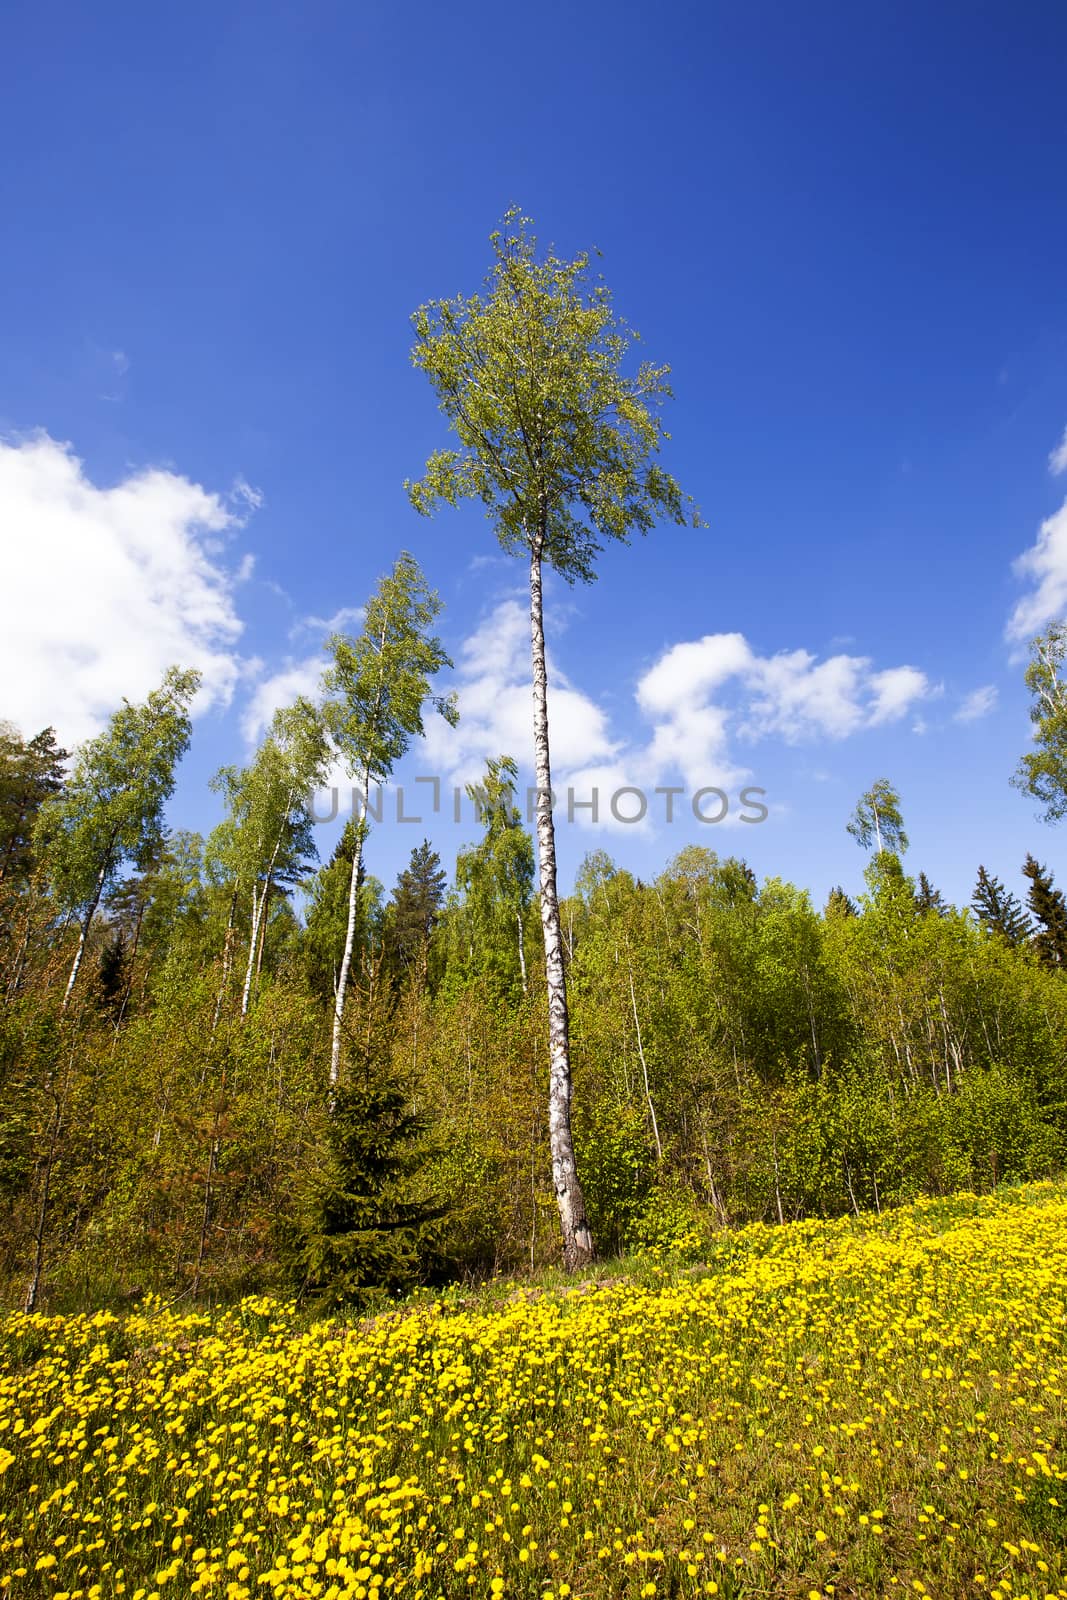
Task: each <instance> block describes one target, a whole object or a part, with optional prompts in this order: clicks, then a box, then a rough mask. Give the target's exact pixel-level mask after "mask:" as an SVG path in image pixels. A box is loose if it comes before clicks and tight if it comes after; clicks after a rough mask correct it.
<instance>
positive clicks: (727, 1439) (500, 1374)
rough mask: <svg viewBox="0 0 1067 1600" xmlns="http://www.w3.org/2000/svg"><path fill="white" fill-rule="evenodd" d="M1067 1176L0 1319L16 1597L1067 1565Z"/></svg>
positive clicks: (796, 1579)
mask: <svg viewBox="0 0 1067 1600" xmlns="http://www.w3.org/2000/svg"><path fill="white" fill-rule="evenodd" d="M1065 1298H1067V1188H1065V1187H1064V1186H1062V1185H1061V1186H1057V1185H1052V1184H1038V1185H1031V1186H1029V1187H1027V1188H1021V1189H1015V1190H1010V1191H1003V1192H1001V1193H1000V1194H998V1195H996V1196H994V1197H993V1198H990V1199H976V1198H974V1197H973V1196H963V1197H959V1198H957V1199H955V1200H953V1201H949V1202H944V1201H941V1202H924V1203H921V1204H918V1205H916V1206H913V1207H909V1208H907V1209H903V1210H900V1211H896V1212H893V1213H887V1214H885V1215H884V1216H881V1217H865V1218H862V1219H858V1220H854V1219H848V1220H844V1221H837V1222H831V1223H821V1222H806V1223H799V1224H795V1225H791V1226H787V1227H784V1228H773V1229H772V1228H766V1227H762V1226H759V1227H753V1228H748V1229H745V1230H743V1231H741V1232H739V1233H736V1234H729V1235H721V1236H720V1242H719V1243H718V1245H717V1246H716V1248H715V1250H714V1251H713V1258H712V1260H711V1261H710V1262H708V1264H707V1265H706V1267H701V1268H698V1269H689V1268H684V1267H681V1266H677V1265H674V1266H672V1265H671V1264H669V1263H663V1264H659V1265H656V1264H653V1265H648V1266H646V1267H645V1268H644V1269H643V1270H641V1271H640V1272H639V1273H638V1275H637V1276H636V1277H632V1278H629V1279H619V1280H616V1281H607V1282H592V1283H587V1284H582V1285H578V1286H575V1287H573V1288H571V1289H569V1290H568V1291H565V1292H564V1291H560V1292H554V1291H553V1292H543V1291H540V1290H534V1289H530V1288H526V1289H523V1288H521V1287H518V1286H514V1285H511V1286H508V1285H505V1286H500V1285H497V1286H495V1288H494V1289H493V1291H491V1292H490V1291H487V1292H485V1293H483V1294H481V1295H477V1296H474V1295H472V1296H471V1297H469V1298H468V1299H467V1300H466V1301H464V1300H462V1299H459V1298H457V1297H456V1296H451V1297H449V1296H444V1297H440V1298H437V1299H430V1298H425V1299H418V1300H415V1301H414V1302H412V1303H411V1304H410V1305H406V1306H403V1307H399V1308H398V1309H397V1310H395V1311H391V1312H389V1313H388V1314H386V1315H384V1316H381V1317H379V1318H377V1319H375V1320H372V1321H369V1322H365V1323H362V1324H346V1323H343V1322H333V1323H328V1322H319V1323H313V1324H311V1325H310V1326H308V1325H307V1323H306V1320H301V1319H300V1318H299V1317H298V1316H297V1314H296V1312H295V1311H294V1309H293V1308H292V1307H287V1306H282V1305H278V1304H276V1303H273V1302H270V1301H266V1300H261V1299H257V1300H246V1301H244V1302H243V1303H242V1304H241V1305H240V1306H239V1307H236V1308H234V1309H231V1310H229V1311H226V1312H223V1313H216V1314H206V1313H198V1312H191V1313H190V1312H184V1313H183V1311H182V1310H181V1308H174V1309H170V1310H168V1309H166V1308H165V1307H163V1306H162V1305H160V1304H159V1303H158V1302H153V1303H149V1304H148V1305H146V1306H145V1307H143V1308H142V1309H140V1310H138V1311H137V1312H135V1313H133V1314H130V1315H128V1316H125V1317H118V1316H115V1315H112V1314H110V1313H106V1314H105V1313H100V1314H97V1315H92V1316H80V1317H52V1316H47V1315H40V1314H38V1315H33V1316H26V1315H23V1314H10V1315H8V1316H6V1317H5V1318H4V1319H3V1322H2V1324H0V1587H2V1588H3V1590H4V1591H5V1592H6V1593H7V1594H8V1595H11V1596H19V1595H42V1596H50V1597H53V1600H59V1597H67V1600H97V1597H104V1600H110V1597H111V1596H118V1595H125V1596H128V1597H130V1600H155V1597H157V1596H158V1597H159V1600H170V1597H171V1596H174V1597H175V1600H177V1597H183V1596H188V1595H196V1594H210V1595H220V1596H225V1597H226V1600H250V1597H253V1596H264V1597H265V1600H270V1597H271V1596H280V1597H290V1596H291V1597H295V1596H298V1595H299V1596H304V1595H312V1596H322V1597H326V1600H330V1597H340V1596H354V1597H357V1600H369V1597H373V1596H385V1595H405V1596H410V1597H412V1600H417V1597H423V1600H435V1597H437V1596H444V1597H452V1596H457V1595H476V1596H493V1595H501V1596H522V1597H542V1600H548V1597H550V1596H551V1597H552V1600H564V1597H572V1600H578V1597H581V1596H593V1595H606V1596H651V1595H673V1596H690V1595H692V1596H696V1595H720V1596H723V1597H734V1596H742V1595H753V1596H755V1595H760V1596H782V1597H788V1596H802V1597H813V1596H819V1597H823V1596H830V1595H833V1596H863V1597H874V1596H883V1595H903V1594H910V1595H916V1594H918V1595H923V1594H926V1595H930V1596H933V1597H937V1600H945V1597H949V1596H974V1595H990V1596H993V1597H995V1600H1008V1597H1014V1600H1021V1597H1023V1596H1031V1597H1035V1596H1036V1597H1041V1600H1043V1597H1045V1596H1048V1595H1055V1596H1057V1597H1059V1596H1067V1550H1065V1546H1067V1462H1065V1460H1064V1451H1065V1445H1067V1431H1065V1418H1067V1410H1065V1400H1064V1337H1065V1316H1064V1311H1065Z"/></svg>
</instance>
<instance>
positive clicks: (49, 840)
mask: <svg viewBox="0 0 1067 1600" xmlns="http://www.w3.org/2000/svg"><path fill="white" fill-rule="evenodd" d="M199 685H200V674H199V673H198V672H192V671H183V670H182V669H181V668H179V667H171V668H169V669H168V671H167V672H166V673H165V675H164V678H163V682H162V684H161V685H160V687H159V688H158V689H154V690H153V691H152V693H151V694H150V695H149V696H148V699H147V700H146V701H145V702H144V704H143V705H131V704H130V702H129V701H128V700H124V701H123V703H122V705H121V706H120V708H119V709H118V711H116V712H115V713H114V715H113V716H112V718H111V721H110V722H109V723H108V726H107V727H106V728H105V729H104V731H103V733H101V734H98V736H97V737H96V738H95V739H89V740H87V741H86V743H85V744H83V745H82V746H81V748H80V750H79V751H78V752H77V755H76V756H75V759H74V767H73V770H72V772H71V775H70V778H69V780H68V782H67V785H66V789H65V790H64V792H63V794H62V795H60V796H58V797H56V798H55V799H53V800H50V801H47V802H46V803H45V805H44V806H42V808H41V811H40V813H39V815H38V819H37V827H36V830H35V838H36V843H37V848H38V850H39V851H40V854H41V855H42V857H43V859H44V861H45V864H46V867H47V870H48V875H49V879H50V881H51V884H52V889H53V893H54V895H55V898H56V900H57V901H58V903H59V905H60V906H61V907H62V908H63V910H64V911H66V912H68V913H71V914H75V915H77V917H78V923H79V935H78V946H77V950H76V951H75V954H74V960H73V963H72V965H71V969H70V973H69V976H68V978H67V987H66V992H65V994H64V996H63V1008H64V1010H65V1009H66V1007H67V1006H68V1005H69V1003H70V998H71V995H72V994H73V993H74V986H75V984H76V983H77V981H78V973H79V972H80V970H81V965H82V959H83V957H84V955H85V946H86V941H87V939H88V937H89V929H90V927H91V926H92V921H93V917H94V916H95V915H96V911H97V907H98V906H99V904H100V901H101V898H102V897H103V894H104V891H105V889H106V888H107V887H108V885H109V884H110V883H111V882H112V881H113V879H114V877H115V874H116V873H117V872H118V870H119V868H120V867H121V866H122V864H123V863H124V862H126V861H130V860H133V861H136V862H138V864H143V863H144V862H146V861H147V860H148V858H149V857H150V856H151V855H152V854H153V852H155V851H157V850H158V849H159V848H160V846H161V845H162V842H163V807H164V805H165V804H166V802H167V800H169V798H170V796H171V794H172V793H173V790H174V770H175V768H176V766H177V764H178V762H179V760H180V759H181V757H182V756H183V755H184V754H185V751H186V749H187V748H188V744H189V736H190V733H191V731H192V724H191V722H190V718H189V704H190V702H191V700H192V698H193V696H194V694H195V693H196V691H197V689H198V687H199Z"/></svg>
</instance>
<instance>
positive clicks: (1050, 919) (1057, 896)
mask: <svg viewBox="0 0 1067 1600" xmlns="http://www.w3.org/2000/svg"><path fill="white" fill-rule="evenodd" d="M1023 874H1024V876H1025V877H1027V878H1029V880H1030V889H1029V892H1028V894H1027V897H1026V898H1027V904H1028V905H1029V907H1030V910H1031V912H1032V914H1033V916H1034V918H1035V920H1036V921H1037V923H1038V927H1037V931H1036V932H1035V934H1034V935H1033V940H1032V943H1033V946H1034V949H1035V950H1036V951H1037V954H1038V957H1039V959H1040V960H1041V961H1042V963H1043V964H1044V965H1045V966H1046V967H1064V966H1067V899H1065V898H1064V894H1063V891H1062V890H1061V889H1057V888H1056V887H1055V885H1054V883H1053V881H1052V874H1051V872H1049V871H1048V870H1047V869H1046V868H1045V867H1043V866H1041V865H1040V864H1039V862H1037V861H1036V860H1035V859H1034V857H1033V856H1032V855H1028V856H1027V858H1026V860H1025V862H1024V863H1023Z"/></svg>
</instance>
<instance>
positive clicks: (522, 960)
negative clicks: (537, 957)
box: [515, 911, 526, 994]
mask: <svg viewBox="0 0 1067 1600" xmlns="http://www.w3.org/2000/svg"><path fill="white" fill-rule="evenodd" d="M515 920H516V922H517V923H518V925H519V973H520V975H521V977H522V992H523V994H525V993H526V938H525V935H524V933H523V929H522V912H521V911H516V913H515Z"/></svg>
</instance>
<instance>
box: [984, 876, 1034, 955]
mask: <svg viewBox="0 0 1067 1600" xmlns="http://www.w3.org/2000/svg"><path fill="white" fill-rule="evenodd" d="M971 905H972V907H973V908H974V911H975V914H976V916H977V917H978V920H979V922H981V923H982V925H983V927H986V928H988V929H989V931H990V933H996V934H999V935H1000V937H1001V938H1002V939H1003V940H1005V942H1006V943H1007V944H1010V945H1011V946H1012V948H1013V949H1016V948H1018V946H1019V945H1023V944H1026V942H1027V940H1028V939H1029V938H1030V935H1031V933H1032V931H1033V930H1032V927H1031V924H1030V919H1029V917H1028V916H1027V915H1026V912H1025V911H1024V910H1023V908H1022V905H1021V903H1020V902H1019V901H1018V900H1017V899H1016V897H1015V895H1013V894H1012V893H1011V892H1010V890H1008V889H1006V888H1005V887H1004V885H1003V884H1002V883H1001V881H1000V879H999V878H997V877H994V876H993V874H992V873H991V872H987V871H986V869H985V867H979V868H978V882H977V883H976V884H975V889H974V898H973V899H972V901H971Z"/></svg>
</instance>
